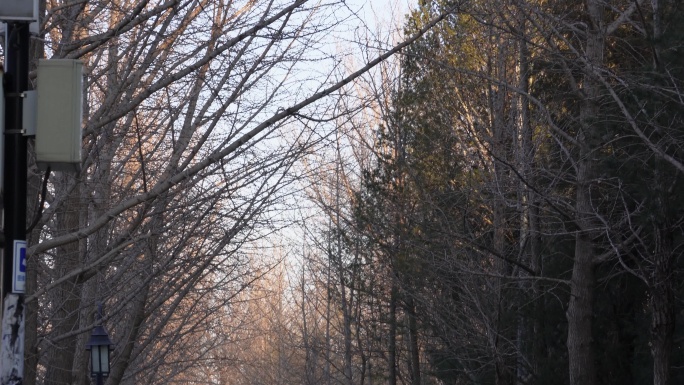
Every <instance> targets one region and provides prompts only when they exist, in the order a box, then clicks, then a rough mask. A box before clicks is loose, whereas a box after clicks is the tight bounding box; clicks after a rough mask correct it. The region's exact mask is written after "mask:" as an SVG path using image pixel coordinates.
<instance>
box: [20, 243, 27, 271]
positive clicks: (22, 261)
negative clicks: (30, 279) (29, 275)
mask: <svg viewBox="0 0 684 385" xmlns="http://www.w3.org/2000/svg"><path fill="white" fill-rule="evenodd" d="M19 272H20V273H26V247H22V248H21V249H19Z"/></svg>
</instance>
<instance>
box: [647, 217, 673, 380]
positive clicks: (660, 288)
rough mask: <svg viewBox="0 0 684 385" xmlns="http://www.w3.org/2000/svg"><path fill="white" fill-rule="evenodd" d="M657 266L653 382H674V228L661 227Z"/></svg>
mask: <svg viewBox="0 0 684 385" xmlns="http://www.w3.org/2000/svg"><path fill="white" fill-rule="evenodd" d="M654 232H655V236H656V250H655V253H654V256H653V257H654V261H653V262H654V264H655V266H654V270H653V276H652V278H651V290H650V295H649V305H650V308H651V343H650V345H651V356H652V357H653V385H669V384H670V363H671V356H672V336H673V333H674V328H675V314H674V307H675V306H674V305H675V302H674V291H673V290H672V278H671V276H672V259H673V258H672V231H669V229H663V228H660V227H657V228H656V229H654Z"/></svg>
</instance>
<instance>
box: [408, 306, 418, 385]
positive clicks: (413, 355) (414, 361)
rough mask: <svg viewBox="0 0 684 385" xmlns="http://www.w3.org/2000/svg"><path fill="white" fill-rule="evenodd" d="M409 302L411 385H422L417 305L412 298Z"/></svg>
mask: <svg viewBox="0 0 684 385" xmlns="http://www.w3.org/2000/svg"><path fill="white" fill-rule="evenodd" d="M406 302H407V307H408V311H407V316H408V339H409V341H408V342H409V353H410V357H409V368H410V369H411V385H420V384H421V379H420V377H421V376H420V350H419V348H418V323H417V320H416V305H415V302H414V301H413V298H412V297H409V298H408V300H407V301H406Z"/></svg>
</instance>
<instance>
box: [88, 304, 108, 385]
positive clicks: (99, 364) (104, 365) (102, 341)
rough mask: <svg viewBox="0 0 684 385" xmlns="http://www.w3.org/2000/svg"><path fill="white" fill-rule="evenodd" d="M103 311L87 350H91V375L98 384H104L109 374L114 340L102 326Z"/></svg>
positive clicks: (98, 318) (99, 313)
mask: <svg viewBox="0 0 684 385" xmlns="http://www.w3.org/2000/svg"><path fill="white" fill-rule="evenodd" d="M101 313H102V311H101V310H100V311H98V315H97V325H95V327H94V328H93V332H92V333H91V334H90V340H89V341H88V343H87V344H86V350H88V351H90V375H91V376H92V377H93V378H94V379H95V383H96V384H97V385H103V384H104V379H105V377H107V376H109V353H110V352H111V347H112V345H113V344H112V341H111V340H110V339H109V335H108V334H107V331H106V330H105V328H104V327H103V326H102V315H101Z"/></svg>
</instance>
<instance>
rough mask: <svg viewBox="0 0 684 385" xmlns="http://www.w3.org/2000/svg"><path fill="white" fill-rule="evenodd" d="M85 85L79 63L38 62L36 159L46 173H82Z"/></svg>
mask: <svg viewBox="0 0 684 385" xmlns="http://www.w3.org/2000/svg"><path fill="white" fill-rule="evenodd" d="M0 1H2V0H0ZM82 86H83V64H82V63H81V62H80V61H79V60H69V59H51V60H39V62H38V87H37V89H38V119H37V121H38V122H37V127H36V160H37V162H38V167H39V168H41V169H43V170H45V169H46V168H47V166H50V168H51V169H52V170H60V171H79V170H80V167H81V145H82V143H81V115H82V111H83V105H82V103H83V91H82Z"/></svg>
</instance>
